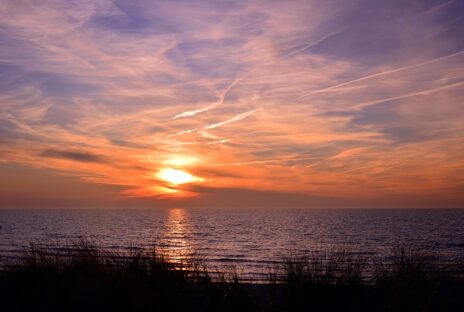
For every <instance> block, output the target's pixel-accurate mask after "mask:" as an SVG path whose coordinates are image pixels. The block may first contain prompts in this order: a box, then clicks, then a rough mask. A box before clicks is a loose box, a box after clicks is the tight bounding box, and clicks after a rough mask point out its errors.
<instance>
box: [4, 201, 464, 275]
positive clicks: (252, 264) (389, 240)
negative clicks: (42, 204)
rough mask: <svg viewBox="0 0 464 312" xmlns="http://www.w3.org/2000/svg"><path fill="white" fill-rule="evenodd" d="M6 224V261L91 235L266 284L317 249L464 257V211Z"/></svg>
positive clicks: (34, 214)
mask: <svg viewBox="0 0 464 312" xmlns="http://www.w3.org/2000/svg"><path fill="white" fill-rule="evenodd" d="M0 226H1V227H2V228H1V229H0V255H1V256H3V257H12V256H15V255H17V252H18V251H19V250H21V248H23V247H24V246H27V245H29V244H30V243H31V242H33V243H36V244H41V245H63V244H64V243H66V242H69V241H71V240H76V239H79V238H82V237H85V238H87V239H89V240H90V241H91V242H93V243H95V244H98V245H100V246H103V247H108V248H114V249H121V248H122V249H124V248H127V247H131V246H132V247H134V246H138V247H143V248H152V247H153V246H157V248H158V249H159V250H161V251H162V252H163V253H165V254H167V255H168V256H169V257H171V258H172V259H174V261H177V260H179V259H181V258H183V257H200V258H202V259H203V260H204V261H205V262H206V263H207V265H209V266H211V267H219V268H221V267H224V266H229V265H235V266H236V267H237V268H238V271H239V272H240V273H242V274H243V275H244V276H248V277H250V278H258V279H259V277H260V276H263V274H267V272H268V268H269V266H270V265H272V263H273V262H275V261H280V260H282V259H283V258H285V257H288V256H289V255H298V254H303V253H307V252H308V251H311V250H315V249H319V250H320V249H334V248H335V249H338V248H342V247H345V248H349V249H351V250H353V251H357V252H360V253H363V254H366V255H368V256H372V257H373V256H378V257H382V256H386V255H388V254H389V253H390V252H391V250H392V248H394V247H397V246H399V244H402V243H404V244H407V245H408V246H411V247H414V248H417V249H421V250H426V251H431V252H434V253H436V254H438V255H439V256H440V257H441V258H442V259H445V260H446V261H451V262H453V261H460V260H464V210H444V209H430V210H291V209H287V210H285V209H280V210H273V209H268V210H266V209H261V210H244V209H237V210H220V209H182V208H175V209H167V210H72V211H69V210H67V211H65V210H58V211H57V210H48V211H46V210H40V211H32V210H29V211H24V210H7V211H0Z"/></svg>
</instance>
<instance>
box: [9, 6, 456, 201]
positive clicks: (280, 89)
mask: <svg viewBox="0 0 464 312" xmlns="http://www.w3.org/2000/svg"><path fill="white" fill-rule="evenodd" d="M463 33H464V2H463V1H460V0H455V1H453V0H451V1H438V0H401V1H399V0H398V1H396V0H394V1H384V0H327V1H316V0H305V1H254V0H253V1H252V0H250V1H221V0H214V1H213V0H209V1H205V0H203V1H201V0H200V1H190V0H189V1H177V0H172V1H148V0H131V1H129V0H124V1H123V0H113V1H107V0H92V1H85V0H82V1H77V0H72V1H71V0H68V1H65V0H62V1H59V0H56V1H55V0H53V1H51V0H44V1H28V0H2V1H0V208H24V207H27V208H29V207H32V208H34V207H39V208H52V207H60V208H63V207H64V208H66V207H72V208H79V207H84V208H93V207H127V208H132V207H219V208H227V207H229V208H231V207H245V208H250V209H253V208H268V207H269V208H271V207H282V208H285V207H298V208H325V207H328V208H329V207H339V208H345V207H359V208H364V207H365V208H386V207H392V208H402V207H404V208H410V207H439V208H446V207H464V192H463V190H464V37H463V35H462V34H463Z"/></svg>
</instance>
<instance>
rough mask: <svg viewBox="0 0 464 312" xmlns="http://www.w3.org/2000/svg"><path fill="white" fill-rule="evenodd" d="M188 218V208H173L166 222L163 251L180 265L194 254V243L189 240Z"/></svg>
mask: <svg viewBox="0 0 464 312" xmlns="http://www.w3.org/2000/svg"><path fill="white" fill-rule="evenodd" d="M188 219H189V215H188V212H187V210H186V209H184V208H172V209H169V211H168V215H167V219H166V222H165V224H164V233H163V236H162V242H163V246H162V248H161V252H162V253H163V255H164V256H166V257H167V258H168V259H169V260H170V261H172V262H174V263H176V264H179V265H180V264H185V261H186V260H187V259H188V258H189V257H190V256H191V255H192V254H193V248H192V245H191V243H190V242H189V240H188V237H189V227H188Z"/></svg>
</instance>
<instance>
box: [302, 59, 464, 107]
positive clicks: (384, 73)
mask: <svg viewBox="0 0 464 312" xmlns="http://www.w3.org/2000/svg"><path fill="white" fill-rule="evenodd" d="M461 54H464V50H463V51H459V52H455V53H452V54H449V55H446V56H442V57H438V58H435V59H432V60H428V61H425V62H422V63H418V64H414V65H410V66H404V67H399V68H395V69H391V70H387V71H383V72H380V73H376V74H372V75H368V76H364V77H360V78H357V79H353V80H350V81H346V82H343V83H340V84H337V85H334V86H331V87H328V88H324V89H320V90H316V91H312V92H309V93H306V94H303V95H301V96H300V98H304V97H307V96H309V95H312V94H317V93H322V92H327V91H330V90H332V89H336V88H339V87H343V86H346V85H349V84H352V83H356V82H360V81H364V80H368V79H371V78H376V77H380V76H384V75H388V74H393V73H397V72H401V71H404V70H408V69H413V68H417V67H421V66H424V65H429V64H433V63H437V62H440V61H443V60H446V59H449V58H452V57H455V56H458V55H461Z"/></svg>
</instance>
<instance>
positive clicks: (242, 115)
mask: <svg viewBox="0 0 464 312" xmlns="http://www.w3.org/2000/svg"><path fill="white" fill-rule="evenodd" d="M257 110H258V109H254V110H251V111H248V112H245V113H241V114H238V115H235V116H234V117H232V118H230V119H227V120H225V121H221V122H218V123H215V124H212V125H209V126H206V127H204V128H203V129H214V128H217V127H220V126H224V125H227V124H230V123H232V122H236V121H239V120H242V119H245V118H247V117H248V116H250V115H251V114H253V113H254V112H256V111H257Z"/></svg>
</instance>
